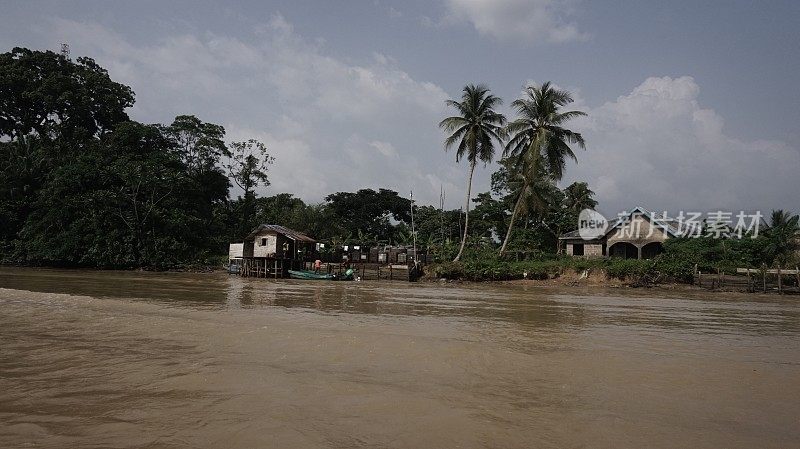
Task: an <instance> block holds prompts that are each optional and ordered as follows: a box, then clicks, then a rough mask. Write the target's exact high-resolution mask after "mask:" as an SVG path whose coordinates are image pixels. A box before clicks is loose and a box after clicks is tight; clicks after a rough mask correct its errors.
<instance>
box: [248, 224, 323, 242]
mask: <svg viewBox="0 0 800 449" xmlns="http://www.w3.org/2000/svg"><path fill="white" fill-rule="evenodd" d="M265 231H266V232H274V233H276V234H282V235H285V236H286V237H289V238H290V239H292V240H299V241H302V242H316V240H314V239H312V238H311V237H309V236H307V235H305V234H303V233H302V232H297V231H295V230H293V229H289V228H287V227H285V226H281V225H274V224H261V225H258V226H256V228H255V229H253V230H252V231H250V233H249V234H247V237H245V240H252V239H253V238H254V237H255V236H256V235H258V234H261V233H263V232H265Z"/></svg>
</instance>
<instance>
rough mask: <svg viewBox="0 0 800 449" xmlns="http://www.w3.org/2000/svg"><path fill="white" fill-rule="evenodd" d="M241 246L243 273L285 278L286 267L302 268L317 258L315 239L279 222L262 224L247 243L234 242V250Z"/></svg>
mask: <svg viewBox="0 0 800 449" xmlns="http://www.w3.org/2000/svg"><path fill="white" fill-rule="evenodd" d="M237 245H241V258H242V268H241V270H240V274H241V275H242V276H255V277H267V276H269V277H284V276H285V275H286V270H290V269H293V268H302V267H303V263H304V262H305V261H308V260H313V258H314V257H316V240H314V239H312V238H311V237H309V236H307V235H305V234H303V233H301V232H298V231H295V230H292V229H289V228H287V227H284V226H280V225H273V224H262V225H259V226H257V227H256V228H255V229H253V230H252V231H251V232H250V233H249V234H248V235H247V237H245V238H244V242H242V243H241V244H237V243H233V244H231V252H235V251H237V250H238V249H239V247H238V246H237Z"/></svg>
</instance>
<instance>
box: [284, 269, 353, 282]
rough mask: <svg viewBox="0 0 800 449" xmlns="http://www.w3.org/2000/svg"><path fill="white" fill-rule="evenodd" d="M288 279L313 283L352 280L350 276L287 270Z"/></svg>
mask: <svg viewBox="0 0 800 449" xmlns="http://www.w3.org/2000/svg"><path fill="white" fill-rule="evenodd" d="M289 277H290V278H292V279H307V280H315V281H344V280H350V279H352V274H351V275H350V276H337V275H335V274H327V273H314V272H313V271H305V270H289Z"/></svg>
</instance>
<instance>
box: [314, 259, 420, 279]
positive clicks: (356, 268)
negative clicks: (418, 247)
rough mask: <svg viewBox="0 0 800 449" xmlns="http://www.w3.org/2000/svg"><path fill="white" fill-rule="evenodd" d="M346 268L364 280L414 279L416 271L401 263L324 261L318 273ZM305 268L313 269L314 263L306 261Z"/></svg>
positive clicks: (338, 272)
mask: <svg viewBox="0 0 800 449" xmlns="http://www.w3.org/2000/svg"><path fill="white" fill-rule="evenodd" d="M348 268H351V269H352V270H353V273H354V275H355V276H356V277H358V278H360V279H361V280H364V281H377V280H389V281H413V280H416V277H417V271H416V270H415V268H414V267H413V266H411V267H409V266H408V265H403V264H388V265H382V264H377V263H351V264H349V265H348V266H345V265H344V264H339V263H324V264H322V268H321V269H320V273H328V274H337V275H340V276H341V275H342V274H344V272H345V271H347V269H348ZM305 269H306V270H309V271H313V270H314V263H313V262H306V266H305Z"/></svg>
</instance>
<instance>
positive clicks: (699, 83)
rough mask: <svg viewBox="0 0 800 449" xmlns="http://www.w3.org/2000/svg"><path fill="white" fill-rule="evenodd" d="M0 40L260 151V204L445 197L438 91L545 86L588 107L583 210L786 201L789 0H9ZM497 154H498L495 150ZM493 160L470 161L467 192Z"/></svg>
mask: <svg viewBox="0 0 800 449" xmlns="http://www.w3.org/2000/svg"><path fill="white" fill-rule="evenodd" d="M0 11H2V14H0V51H8V50H11V49H12V48H13V47H17V46H22V47H28V48H32V49H41V50H44V49H50V50H55V51H57V50H58V49H59V48H60V43H61V42H67V43H69V44H70V48H71V56H72V57H73V59H74V58H76V57H78V56H89V57H91V58H94V59H95V60H96V61H97V62H98V63H99V64H101V65H102V66H103V67H105V68H106V69H107V70H108V71H109V74H110V75H111V77H112V79H114V80H115V81H118V82H122V83H124V84H127V85H129V86H131V87H132V88H133V90H134V91H135V92H136V104H135V105H134V107H133V108H132V109H131V110H130V111H129V113H130V115H131V117H132V118H133V119H135V120H138V121H141V122H146V123H170V122H171V121H172V119H173V118H174V117H175V116H176V115H180V114H193V115H196V116H197V117H199V118H200V119H201V120H204V121H207V122H212V123H217V124H220V125H223V126H224V127H225V129H226V131H227V135H228V139H229V140H230V141H238V140H245V139H250V138H254V139H258V140H260V141H262V142H264V143H265V144H266V145H267V147H268V149H269V152H270V153H271V154H272V155H273V156H275V158H276V161H275V164H274V165H273V166H272V167H271V168H270V179H271V182H272V184H271V185H270V186H268V187H266V188H263V189H261V191H260V192H259V193H261V194H262V195H271V194H276V193H279V192H290V193H294V194H295V195H297V196H299V197H301V198H303V199H304V200H306V201H308V202H312V203H316V202H320V201H322V200H323V198H324V197H325V195H327V194H329V193H332V192H336V191H355V190H357V189H360V188H379V187H385V188H391V189H394V190H397V191H398V192H400V193H401V194H403V195H407V194H408V192H410V191H411V190H413V191H414V198H415V199H417V200H418V201H419V202H420V203H427V204H438V200H439V192H440V188H443V189H444V190H445V192H446V205H447V206H448V207H451V208H452V207H459V206H461V205H462V204H463V202H464V199H465V196H466V184H467V174H468V173H467V171H468V167H467V165H466V164H465V163H463V162H462V163H456V161H455V154H454V153H452V152H449V153H448V152H445V151H444V148H443V144H442V142H443V140H444V138H445V135H444V134H443V132H442V131H441V130H440V129H439V128H438V126H437V125H438V122H439V121H440V120H441V119H442V118H444V117H446V116H448V115H451V114H452V112H453V111H450V110H448V109H447V107H446V106H445V100H447V99H451V98H452V99H457V98H458V97H460V95H461V90H462V88H463V87H464V85H465V84H469V83H485V84H487V85H488V86H489V87H490V89H491V90H492V92H493V93H494V94H495V95H497V96H499V97H501V98H502V99H503V100H504V104H503V106H501V108H500V110H501V112H503V113H505V114H507V115H508V116H509V117H510V118H513V115H514V114H513V111H512V110H511V109H510V108H509V105H510V103H511V102H512V101H513V100H514V99H516V98H518V97H519V96H520V95H521V94H522V91H523V89H524V87H525V86H526V85H529V84H541V83H542V82H544V81H552V82H553V83H555V84H556V85H557V86H559V87H560V88H563V89H567V90H569V91H570V92H572V94H573V97H574V98H575V102H574V103H573V104H571V105H570V108H571V109H576V110H581V111H584V112H586V113H587V116H586V117H585V118H580V119H577V120H574V121H573V122H571V123H570V125H569V127H570V128H571V129H573V130H574V131H577V132H580V133H582V134H583V136H584V138H585V140H586V146H587V148H586V150H585V151H582V150H579V151H577V156H578V162H577V163H570V164H569V165H568V167H567V172H566V175H565V178H564V180H563V181H562V182H561V186H562V187H563V186H566V185H568V184H569V183H571V182H573V181H586V182H588V183H589V186H590V188H591V189H592V190H594V191H595V192H596V198H597V200H598V201H599V203H600V204H599V210H600V211H602V212H604V213H605V214H607V215H609V214H611V215H613V214H616V213H618V212H620V211H623V210H630V209H632V208H633V207H635V206H643V207H646V208H648V209H651V210H656V211H668V212H670V213H671V214H672V215H677V213H678V211H716V210H722V211H733V212H738V211H741V210H745V211H755V210H761V211H764V213H768V212H769V210H771V209H777V208H783V209H789V210H794V211H796V212H800V195H798V192H800V176H799V173H800V144H798V138H800V131H798V125H797V124H798V123H800V89H798V88H797V81H798V76H797V74H798V72H800V45H798V42H800V27H797V24H798V23H800V2H797V1H778V0H775V1H769V2H750V1H741V2H739V1H713V0H709V1H703V2H697V1H683V0H675V1H669V2H664V1H633V0H629V1H595V2H589V1H587V0H434V1H427V2H422V1H403V2H399V1H398V2H391V1H385V0H364V1H349V2H328V1H319V2H310V1H300V0H297V1H275V2H267V1H239V2H236V1H230V2H209V1H169V2H163V1H136V2H122V1H70V2H63V1H51V2H48V1H25V2H21V1H9V0H0ZM500 153H501V149H498V158H499V156H500ZM495 169H496V164H495V163H493V164H490V165H488V166H486V167H482V166H479V167H478V169H477V171H476V175H475V181H474V186H473V192H484V191H487V190H489V179H490V174H491V172H492V171H494V170H495Z"/></svg>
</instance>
